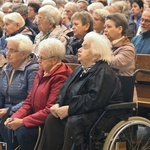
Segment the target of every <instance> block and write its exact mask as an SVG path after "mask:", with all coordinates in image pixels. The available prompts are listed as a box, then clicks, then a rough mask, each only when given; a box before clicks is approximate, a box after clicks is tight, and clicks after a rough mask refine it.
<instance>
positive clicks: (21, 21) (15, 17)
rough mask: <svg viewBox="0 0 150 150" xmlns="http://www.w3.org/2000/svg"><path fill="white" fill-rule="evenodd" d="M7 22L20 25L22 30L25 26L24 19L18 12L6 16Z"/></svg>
mask: <svg viewBox="0 0 150 150" xmlns="http://www.w3.org/2000/svg"><path fill="white" fill-rule="evenodd" d="M6 20H8V21H10V22H11V23H13V24H17V23H18V24H19V25H20V28H21V27H23V26H24V25H25V21H24V19H23V17H22V16H21V15H20V14H19V13H17V12H12V13H10V14H7V15H5V16H4V19H3V21H4V22H5V21H6Z"/></svg>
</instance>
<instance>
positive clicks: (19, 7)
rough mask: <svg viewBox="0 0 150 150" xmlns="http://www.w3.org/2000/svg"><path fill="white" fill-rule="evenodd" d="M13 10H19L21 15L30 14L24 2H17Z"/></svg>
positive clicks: (12, 7)
mask: <svg viewBox="0 0 150 150" xmlns="http://www.w3.org/2000/svg"><path fill="white" fill-rule="evenodd" d="M11 9H12V12H18V13H19V14H21V15H27V14H28V7H27V6H26V5H24V4H22V3H15V4H13V5H12V6H11Z"/></svg>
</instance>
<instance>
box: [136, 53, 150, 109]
mask: <svg viewBox="0 0 150 150" xmlns="http://www.w3.org/2000/svg"><path fill="white" fill-rule="evenodd" d="M137 69H146V70H150V55H149V54H137V61H136V68H135V70H137ZM136 81H137V83H136V88H137V96H138V104H139V106H141V107H150V75H147V74H143V73H138V74H137V76H136Z"/></svg>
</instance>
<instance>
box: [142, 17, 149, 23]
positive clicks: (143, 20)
mask: <svg viewBox="0 0 150 150" xmlns="http://www.w3.org/2000/svg"><path fill="white" fill-rule="evenodd" d="M141 22H145V23H150V20H148V19H143V18H141Z"/></svg>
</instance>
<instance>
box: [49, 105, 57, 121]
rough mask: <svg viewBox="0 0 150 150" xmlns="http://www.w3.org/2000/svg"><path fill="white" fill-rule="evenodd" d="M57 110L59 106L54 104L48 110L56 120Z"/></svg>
mask: <svg viewBox="0 0 150 150" xmlns="http://www.w3.org/2000/svg"><path fill="white" fill-rule="evenodd" d="M58 108H59V104H55V105H53V106H52V107H51V108H50V112H51V113H52V115H53V116H55V117H56V118H58V115H57V109H58Z"/></svg>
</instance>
